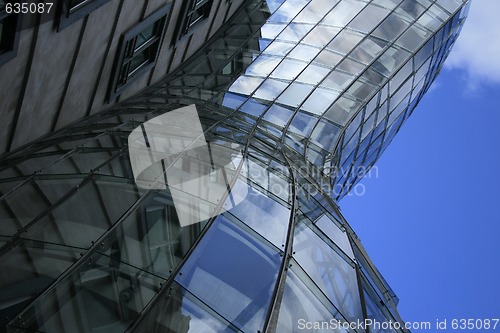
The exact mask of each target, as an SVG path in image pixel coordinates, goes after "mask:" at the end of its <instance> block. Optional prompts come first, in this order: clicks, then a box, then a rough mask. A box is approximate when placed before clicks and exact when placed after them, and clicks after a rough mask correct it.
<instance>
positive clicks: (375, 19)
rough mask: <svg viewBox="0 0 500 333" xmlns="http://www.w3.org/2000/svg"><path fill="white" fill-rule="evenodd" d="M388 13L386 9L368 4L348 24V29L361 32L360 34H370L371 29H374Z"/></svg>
mask: <svg viewBox="0 0 500 333" xmlns="http://www.w3.org/2000/svg"><path fill="white" fill-rule="evenodd" d="M388 13H389V10H388V9H386V8H381V7H378V6H375V5H372V4H368V6H366V7H365V8H364V9H363V11H361V13H359V14H358V16H356V17H355V18H354V19H353V20H352V21H351V23H349V25H348V27H350V28H352V29H354V30H358V31H362V32H365V33H367V32H370V31H371V30H372V29H373V28H375V27H376V26H377V25H378V24H379V23H380V22H381V21H382V20H383V19H384V18H385V17H386V16H387V14H388Z"/></svg>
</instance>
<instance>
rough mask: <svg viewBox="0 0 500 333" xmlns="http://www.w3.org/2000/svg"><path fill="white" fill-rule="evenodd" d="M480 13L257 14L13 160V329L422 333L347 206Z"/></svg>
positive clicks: (7, 309)
mask: <svg viewBox="0 0 500 333" xmlns="http://www.w3.org/2000/svg"><path fill="white" fill-rule="evenodd" d="M468 5H469V3H468V2H467V1H465V0H336V1H331V0H251V1H247V2H246V3H245V4H244V5H243V6H241V8H240V9H239V10H238V12H237V13H236V14H235V15H234V16H233V18H232V19H231V20H229V22H228V23H227V24H225V25H224V26H223V27H222V29H220V31H219V32H218V33H217V34H216V35H215V36H214V37H213V38H211V39H210V40H209V41H207V43H206V44H205V45H204V47H203V48H202V49H201V50H200V51H199V52H198V53H197V54H196V55H195V56H193V57H191V59H190V60H188V61H187V62H186V63H185V64H184V65H183V66H182V68H180V69H179V70H177V71H175V72H174V73H173V74H171V75H169V76H168V77H166V78H165V79H164V80H163V81H162V82H161V83H160V84H157V85H155V86H154V87H150V88H148V89H147V90H145V91H143V92H142V93H140V94H139V95H137V96H135V97H133V98H130V99H128V100H126V101H124V102H122V103H121V104H120V105H118V106H116V107H114V108H113V109H111V110H108V111H106V112H104V113H101V114H98V115H96V116H92V117H89V118H86V119H83V120H81V121H79V122H78V123H75V124H73V125H71V126H68V127H66V128H64V129H62V130H60V131H58V132H56V133H54V134H51V135H48V136H46V137H44V138H43V139H40V140H38V141H36V142H34V143H33V144H32V145H30V146H27V147H24V148H22V149H20V150H18V151H16V152H13V153H11V154H9V155H8V156H7V157H6V158H4V159H3V160H2V161H1V168H0V219H1V221H2V223H1V225H0V246H1V248H0V249H1V250H0V265H1V267H2V269H1V273H0V287H1V289H0V290H1V292H0V294H1V302H0V304H1V308H0V314H1V316H0V321H1V325H2V330H3V331H6V332H232V331H236V332H239V331H242V332H301V331H304V332H305V331H315V332H321V331H328V332H407V329H405V328H404V322H403V320H402V319H401V318H400V316H399V314H398V312H397V309H396V306H397V303H398V299H397V297H396V295H395V294H394V292H393V291H392V290H391V288H390V287H389V286H388V285H387V283H386V282H385V281H384V279H383V277H382V276H381V275H380V273H379V272H378V271H377V269H376V268H375V267H374V265H373V263H372V262H371V261H370V259H369V257H368V255H367V254H366V252H365V250H364V249H363V247H362V245H361V243H360V241H359V239H358V238H357V236H356V234H355V233H354V231H353V230H352V229H351V227H350V226H349V224H348V223H347V222H346V220H345V219H344V218H343V217H342V215H341V213H340V211H339V208H338V205H337V203H338V201H339V200H340V199H341V198H342V197H343V196H344V195H346V194H347V193H348V192H349V191H350V190H351V189H352V187H353V186H354V185H355V184H356V182H357V181H359V179H360V178H361V177H362V176H363V174H364V173H365V171H367V170H369V168H370V167H371V166H372V165H373V164H374V163H375V161H376V160H377V159H378V157H379V156H380V154H381V153H382V152H383V151H384V149H385V148H386V147H387V145H388V144H389V143H390V142H391V140H392V138H393V137H394V135H395V134H396V133H397V131H398V130H399V128H400V126H401V124H402V123H403V122H404V121H405V120H406V119H407V118H408V117H409V116H410V115H411V113H412V112H413V110H414V108H415V107H416V105H417V104H418V102H419V101H420V99H421V98H422V96H423V94H425V92H426V91H427V90H428V88H429V87H430V85H431V83H432V82H433V80H434V79H435V77H436V76H437V74H438V73H439V70H440V69H441V66H442V64H443V61H444V60H445V59H446V57H447V55H448V53H449V52H450V49H451V47H452V45H453V43H454V42H455V40H456V38H457V37H458V34H459V32H460V29H461V27H462V25H463V22H464V19H465V16H466V13H467V9H468ZM367 320H369V321H368V322H370V321H371V322H372V323H378V325H371V326H370V325H364V324H365V323H367ZM314 323H316V324H318V325H321V327H319V328H318V327H317V326H316V328H317V329H315V330H313V328H314ZM311 325H313V327H312V326H311Z"/></svg>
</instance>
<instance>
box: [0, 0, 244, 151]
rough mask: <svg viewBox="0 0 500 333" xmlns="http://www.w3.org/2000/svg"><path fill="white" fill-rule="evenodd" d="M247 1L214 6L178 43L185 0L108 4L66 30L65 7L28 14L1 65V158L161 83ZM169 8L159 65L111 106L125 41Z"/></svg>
mask: <svg viewBox="0 0 500 333" xmlns="http://www.w3.org/2000/svg"><path fill="white" fill-rule="evenodd" d="M94 2H99V1H94ZM242 2H243V0H232V1H227V0H212V6H211V10H210V13H209V14H208V16H207V17H206V18H204V19H203V20H201V21H200V22H199V23H197V24H196V25H195V26H194V27H193V28H192V29H190V30H189V32H188V33H186V34H184V35H182V36H180V37H179V32H178V26H179V25H180V24H182V21H183V19H184V17H185V11H186V8H185V7H186V5H185V4H184V3H186V1H181V0H175V1H171V0H169V1H166V0H145V1H137V0H110V1H105V2H104V4H102V5H101V6H100V7H98V8H96V9H94V10H93V11H91V12H90V13H89V14H88V15H85V16H84V17H81V18H79V19H77V20H75V22H73V23H70V24H67V26H66V27H64V28H61V26H60V25H59V24H58V23H57V21H58V17H59V15H60V14H59V13H60V11H61V8H62V3H63V1H62V0H60V1H54V8H52V10H51V12H52V14H51V15H52V16H48V15H38V14H24V17H22V21H23V27H22V29H21V30H20V31H19V32H18V38H19V44H18V47H17V55H16V56H15V57H14V58H13V59H11V60H9V61H7V62H6V63H4V64H2V65H0V78H1V80H0V117H1V122H0V155H4V154H5V153H8V152H10V151H12V150H15V149H16V148H18V147H21V146H23V145H25V144H28V143H29V142H31V141H33V140H35V139H37V138H39V137H41V136H43V135H46V134H47V133H50V132H53V131H54V130H57V129H60V128H62V127H64V126H65V125H67V124H69V123H72V122H74V121H76V120H78V119H80V118H82V117H84V116H87V115H90V114H94V113H96V112H99V111H102V110H104V109H107V108H109V107H111V106H113V105H114V104H116V103H117V102H118V101H120V100H123V99H124V98H126V97H129V96H131V95H133V94H135V93H137V92H138V91H140V90H142V89H143V88H145V87H147V86H149V85H151V84H153V83H155V82H158V81H159V80H160V79H161V78H163V77H164V76H165V75H166V74H167V73H169V72H170V71H171V70H173V69H175V68H177V67H178V66H179V65H180V64H182V62H183V61H184V59H186V58H187V57H189V56H190V55H192V54H193V53H194V52H196V51H197V50H198V48H199V47H200V46H201V45H202V44H203V43H204V42H205V41H206V40H207V39H208V38H210V36H212V35H213V34H214V32H215V31H216V30H217V29H218V28H219V27H220V26H221V25H222V24H223V23H224V22H225V21H227V19H228V18H229V17H230V16H231V15H232V14H233V13H234V12H235V11H236V10H237V9H238V7H239V6H240V5H241V3H242ZM169 3H170V4H171V8H170V11H169V14H168V21H167V23H166V28H165V32H164V36H163V39H162V40H161V44H160V49H159V52H158V57H157V61H156V63H155V66H153V67H152V68H150V69H149V70H147V71H146V72H144V73H141V74H140V76H139V77H138V78H137V79H136V80H135V81H134V82H132V83H130V84H128V85H127V87H126V89H125V90H123V91H122V93H121V96H119V97H118V98H111V99H110V98H109V86H110V81H111V79H112V76H113V75H114V74H115V73H114V69H115V62H116V60H115V59H116V58H117V56H118V55H117V53H118V52H119V46H120V40H121V38H122V36H123V35H124V33H126V32H127V31H129V30H130V29H131V28H133V27H134V26H136V25H137V24H138V23H140V22H141V21H143V20H144V19H146V18H147V17H148V16H149V15H151V14H153V13H155V11H157V10H158V9H160V8H162V7H163V6H165V5H166V4H169ZM113 97H114V96H113Z"/></svg>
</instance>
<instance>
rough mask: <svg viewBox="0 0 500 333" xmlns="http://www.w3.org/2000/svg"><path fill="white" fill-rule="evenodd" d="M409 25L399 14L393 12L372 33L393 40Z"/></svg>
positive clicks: (389, 40)
mask: <svg viewBox="0 0 500 333" xmlns="http://www.w3.org/2000/svg"><path fill="white" fill-rule="evenodd" d="M409 25H410V24H409V23H408V22H406V21H405V20H403V19H402V18H401V17H399V16H398V15H395V14H391V15H389V16H388V17H387V18H386V19H385V20H384V21H383V22H382V23H381V24H380V25H379V26H378V27H377V29H375V30H374V31H373V32H372V35H373V36H375V37H378V38H381V39H384V40H386V41H388V42H391V41H393V40H394V39H395V38H396V37H397V36H399V35H400V34H401V33H402V32H403V31H404V30H405V29H406V28H407V27H408V26H409Z"/></svg>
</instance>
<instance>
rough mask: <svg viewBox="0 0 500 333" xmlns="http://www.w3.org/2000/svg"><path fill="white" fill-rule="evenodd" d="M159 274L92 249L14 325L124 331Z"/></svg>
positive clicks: (35, 328)
mask: <svg viewBox="0 0 500 333" xmlns="http://www.w3.org/2000/svg"><path fill="white" fill-rule="evenodd" d="M162 282H164V280H162V279H159V278H157V277H155V276H153V275H150V274H147V273H145V272H143V271H140V270H138V269H136V268H134V267H131V266H128V265H125V264H123V263H117V262H116V261H115V260H111V259H110V258H108V257H106V256H100V255H98V254H94V255H93V256H92V257H91V258H89V260H88V262H87V263H85V264H84V265H81V266H80V267H79V269H78V270H77V271H75V272H74V273H72V274H71V275H70V276H68V277H67V278H65V279H64V280H63V281H61V282H60V283H59V284H57V286H56V287H55V288H53V289H52V290H50V291H49V292H48V293H47V294H45V295H43V296H42V297H41V298H39V299H38V300H37V301H36V302H35V303H34V304H32V305H30V307H29V308H27V309H26V310H24V311H23V312H22V314H21V315H19V316H18V318H17V319H16V320H15V321H14V323H13V327H16V328H22V329H25V330H29V331H44V332H89V333H91V332H92V333H96V332H103V333H104V332H110V333H113V332H120V333H121V332H124V331H125V330H126V328H127V327H128V326H129V325H130V323H132V321H133V320H134V319H135V318H136V317H137V316H138V315H139V313H140V312H141V311H142V309H143V308H144V307H145V306H146V305H147V304H148V303H149V301H150V300H151V298H153V296H155V294H156V293H157V292H158V290H159V288H160V283H162Z"/></svg>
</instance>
